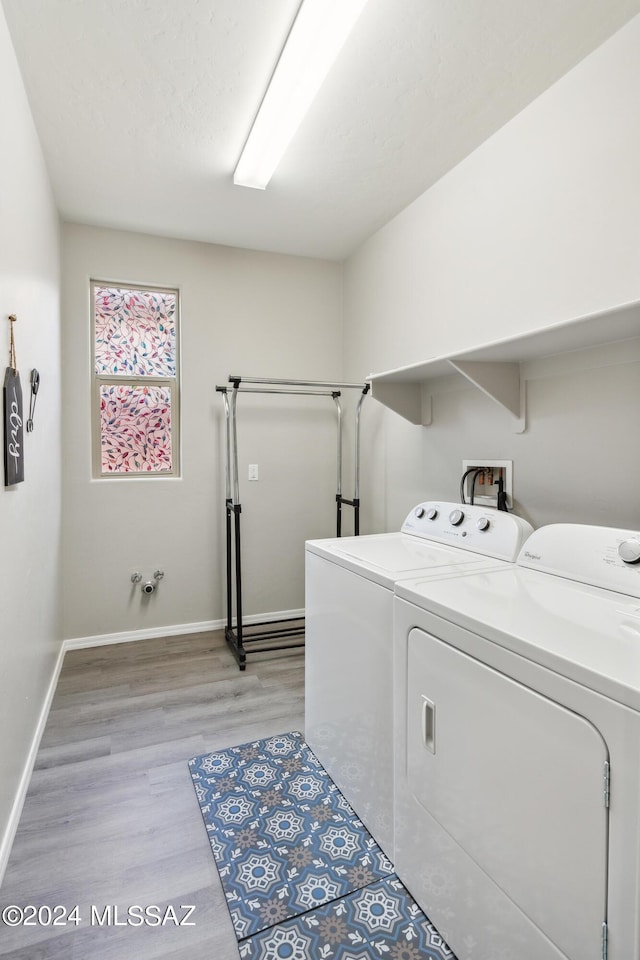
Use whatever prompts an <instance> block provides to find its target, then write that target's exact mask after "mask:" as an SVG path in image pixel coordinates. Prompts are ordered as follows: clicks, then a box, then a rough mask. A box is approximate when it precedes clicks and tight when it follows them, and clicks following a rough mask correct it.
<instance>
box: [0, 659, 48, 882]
mask: <svg viewBox="0 0 640 960" xmlns="http://www.w3.org/2000/svg"><path fill="white" fill-rule="evenodd" d="M63 660H64V645H63V646H62V647H61V648H60V652H59V653H58V658H57V660H56V663H55V666H54V668H53V673H52V675H51V680H50V681H49V686H48V688H47V693H46V696H45V698H44V703H43V704H42V709H41V711H40V716H39V718H38V724H37V726H36V729H35V733H34V735H33V739H32V740H31V747H30V749H29V753H28V754H27V759H26V762H25V765H24V769H23V771H22V776H21V778H20V783H19V785H18V789H17V791H16V796H15V799H14V801H13V806H12V808H11V813H10V814H9V821H8V823H7V827H6V830H5V832H4V836H3V837H2V841H1V842H0V887H1V886H2V881H3V879H4V874H5V870H6V869H7V864H8V863H9V856H10V854H11V847H12V846H13V841H14V838H15V835H16V830H17V829H18V824H19V822H20V816H21V814H22V808H23V806H24V801H25V798H26V796H27V790H28V789H29V783H30V782H31V774H32V773H33V768H34V766H35V762H36V757H37V755H38V749H39V747H40V741H41V740H42V734H43V733H44V728H45V727H46V725H47V719H48V717H49V710H50V709H51V703H52V701H53V697H54V694H55V692H56V687H57V685H58V677H59V676H60V671H61V669H62V661H63Z"/></svg>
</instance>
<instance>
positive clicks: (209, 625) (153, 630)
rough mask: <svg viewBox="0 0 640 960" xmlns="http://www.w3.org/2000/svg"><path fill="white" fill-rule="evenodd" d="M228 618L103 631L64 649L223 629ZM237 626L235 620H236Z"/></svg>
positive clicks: (283, 615)
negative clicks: (139, 628)
mask: <svg viewBox="0 0 640 960" xmlns="http://www.w3.org/2000/svg"><path fill="white" fill-rule="evenodd" d="M299 617H304V610H276V611H273V612H271V613H263V614H252V615H250V616H246V617H244V623H245V624H246V625H248V626H250V625H251V624H252V623H277V622H278V621H279V620H293V619H297V618H299ZM225 623H226V620H203V621H201V622H199V623H174V624H171V625H170V626H167V627H145V629H144V630H127V631H125V632H123V633H103V634H99V635H97V636H93V637H74V638H73V639H70V640H65V641H64V643H63V645H62V646H63V650H64V651H65V652H66V651H67V650H84V649H85V648H86V647H102V646H106V645H107V644H111V643H131V642H132V641H134V640H152V639H153V638H154V637H179V636H182V635H183V634H185V635H186V634H190V633H205V632H206V631H207V630H221V629H222V628H223V627H224V625H225ZM234 626H235V620H234Z"/></svg>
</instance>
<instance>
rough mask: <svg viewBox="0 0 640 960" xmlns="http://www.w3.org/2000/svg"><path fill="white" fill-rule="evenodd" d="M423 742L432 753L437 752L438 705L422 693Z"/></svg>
mask: <svg viewBox="0 0 640 960" xmlns="http://www.w3.org/2000/svg"><path fill="white" fill-rule="evenodd" d="M422 743H423V744H424V746H425V747H426V749H427V750H428V751H429V752H430V753H435V752H436V705H435V703H434V702H433V701H432V700H429V698H428V697H425V695H424V694H422Z"/></svg>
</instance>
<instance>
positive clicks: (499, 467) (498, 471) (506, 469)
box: [462, 459, 513, 510]
mask: <svg viewBox="0 0 640 960" xmlns="http://www.w3.org/2000/svg"><path fill="white" fill-rule="evenodd" d="M480 467H482V468H484V472H483V473H481V474H478V477H477V479H476V485H475V496H474V501H473V502H474V503H477V504H482V505H483V506H486V507H495V506H497V502H498V477H499V476H501V477H502V479H503V482H504V492H505V493H506V495H507V506H508V508H509V510H511V509H512V508H513V460H479V459H474V460H463V461H462V472H463V474H464V473H466V472H467V470H473V469H479V468H480ZM472 484H473V473H470V474H469V476H468V477H467V478H466V480H465V481H464V496H465V500H466V501H467V503H470V502H471V487H472Z"/></svg>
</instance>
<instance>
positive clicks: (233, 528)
mask: <svg viewBox="0 0 640 960" xmlns="http://www.w3.org/2000/svg"><path fill="white" fill-rule="evenodd" d="M229 383H230V384H231V385H232V386H231V388H229V387H227V386H217V387H216V391H217V392H218V393H220V394H221V395H222V399H223V402H224V412H225V452H226V456H225V513H226V607H227V616H226V625H225V631H224V632H225V639H226V641H227V643H228V644H229V647H230V648H231V651H232V653H233V655H234V657H235V658H236V661H237V663H238V666H239V668H240V670H245V669H246V666H247V653H248V650H247V647H246V644H248V643H254V642H256V641H262V643H261V644H260V646H259V647H257V648H256V652H263V651H266V650H286V649H288V648H290V647H292V648H293V647H301V646H304V639H303V638H304V626H302V625H300V619H301V618H299V617H298V618H295V619H296V623H297V625H296V626H271V627H269V628H268V629H263V627H265V626H266V624H267V622H268V621H263V622H261V623H254V624H252V625H251V631H252V632H250V633H249V632H247V629H246V625H245V623H244V620H243V612H242V552H241V542H240V540H241V538H240V516H241V514H242V505H241V503H240V485H239V480H238V427H237V399H238V394H239V393H259V394H288V395H293V396H311V397H331V398H332V399H333V401H334V403H335V405H336V412H337V428H338V442H337V481H336V535H337V536H338V537H340V536H342V507H343V506H349V507H353V515H354V520H353V527H354V533H355V535H356V536H357V535H358V534H359V533H360V411H361V409H362V403H363V401H364V398H365V396H366V395H367V393H368V392H369V389H370V384H368V383H364V384H362V383H330V382H329V383H328V382H325V381H316V380H274V379H269V378H262V377H239V376H230V377H229ZM245 384H249V386H245ZM300 388H306V389H300ZM342 390H360V391H361V395H360V399H359V400H358V404H357V407H356V412H355V460H354V477H355V483H354V494H353V499H351V500H349V499H347V498H346V497H344V496H343V495H342V430H343V415H342V405H341V402H340V398H341V395H342V394H341V391H342ZM234 592H235V626H234V622H233V620H234V618H233V611H234V603H233V599H234ZM292 620H293V618H290V619H288V620H281V621H278V622H279V623H280V624H287V623H290V622H292ZM275 640H282V641H285V642H282V643H272V642H271V641H275ZM264 641H267V644H266V645H265V643H264Z"/></svg>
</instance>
